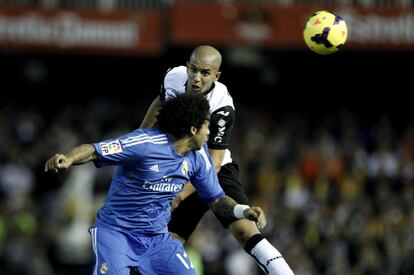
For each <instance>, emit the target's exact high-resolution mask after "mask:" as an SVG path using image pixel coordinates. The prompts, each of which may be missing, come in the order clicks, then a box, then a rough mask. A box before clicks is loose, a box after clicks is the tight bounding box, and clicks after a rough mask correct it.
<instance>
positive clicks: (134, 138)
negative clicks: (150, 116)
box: [119, 128, 168, 148]
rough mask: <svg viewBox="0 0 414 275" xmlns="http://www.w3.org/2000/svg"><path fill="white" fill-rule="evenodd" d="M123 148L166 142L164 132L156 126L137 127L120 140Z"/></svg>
mask: <svg viewBox="0 0 414 275" xmlns="http://www.w3.org/2000/svg"><path fill="white" fill-rule="evenodd" d="M119 141H120V142H121V145H122V147H123V148H128V147H136V146H140V147H142V146H151V145H154V144H165V143H168V138H167V136H166V134H164V133H162V132H161V131H159V130H158V129H156V128H149V129H137V130H135V131H133V132H131V133H129V134H127V135H125V136H123V137H122V138H121V139H120V140H119Z"/></svg>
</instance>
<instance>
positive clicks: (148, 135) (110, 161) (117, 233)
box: [45, 94, 266, 275]
mask: <svg viewBox="0 0 414 275" xmlns="http://www.w3.org/2000/svg"><path fill="white" fill-rule="evenodd" d="M208 125H209V104H208V101H207V100H206V99H205V98H204V97H203V96H201V95H197V94H184V95H180V96H177V97H175V98H174V99H172V100H169V101H168V102H166V103H164V104H163V106H162V107H161V109H160V111H159V113H158V116H157V128H151V129H137V130H135V131H133V132H131V133H129V134H126V135H123V136H121V137H118V138H115V139H110V140H106V141H103V142H99V143H93V144H83V145H80V146H77V147H75V148H73V149H72V150H70V151H69V152H68V153H67V154H56V155H54V156H53V157H52V158H50V159H49V160H48V161H47V162H46V164H45V171H46V172H59V171H61V170H65V169H67V168H69V167H70V166H72V165H79V164H84V163H87V162H90V161H93V162H94V164H95V165H96V166H97V167H102V166H106V165H116V166H117V167H116V170H115V172H114V176H113V179H112V183H111V186H110V189H109V192H108V195H107V197H106V199H105V203H104V205H103V207H102V208H101V209H100V210H99V212H98V214H97V217H96V222H95V224H94V226H93V227H92V228H91V229H90V233H91V235H92V243H93V250H94V253H95V256H96V262H95V267H94V270H93V274H119V275H129V274H130V271H131V270H134V271H137V272H138V273H140V274H145V275H147V274H195V273H196V272H195V270H194V268H193V267H192V265H191V263H190V261H189V259H188V258H187V255H186V253H185V251H184V248H183V246H182V244H181V242H179V241H178V240H176V239H175V238H172V237H171V235H170V233H169V232H168V229H167V225H168V223H169V220H170V216H171V214H170V213H171V203H172V200H173V199H174V197H175V196H176V195H177V194H178V193H179V192H181V191H182V190H183V187H184V185H185V184H186V183H187V182H188V181H191V182H192V183H193V185H194V187H195V188H196V190H197V192H198V194H199V196H200V197H201V198H203V200H204V201H205V202H206V203H207V204H208V205H209V206H210V208H211V209H212V210H213V211H214V212H215V213H216V214H217V215H220V216H224V217H228V218H237V219H243V218H247V219H250V220H252V221H255V222H256V223H257V225H258V226H259V227H263V226H265V224H266V219H265V216H264V213H263V211H262V210H261V209H260V208H259V207H248V206H246V205H240V204H237V203H236V202H235V201H234V200H233V199H231V198H230V197H228V196H226V195H225V194H224V192H223V190H222V188H221V187H220V185H219V184H218V179H217V176H216V172H215V170H214V166H213V165H212V161H211V159H210V157H209V155H208V153H207V149H206V146H205V145H204V143H205V140H206V138H207V136H208V134H209V129H208Z"/></svg>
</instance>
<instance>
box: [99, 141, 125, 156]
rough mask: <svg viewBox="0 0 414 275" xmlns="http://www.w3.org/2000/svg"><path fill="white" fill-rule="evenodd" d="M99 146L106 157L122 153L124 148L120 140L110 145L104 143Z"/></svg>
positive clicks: (109, 143)
mask: <svg viewBox="0 0 414 275" xmlns="http://www.w3.org/2000/svg"><path fill="white" fill-rule="evenodd" d="M99 145H100V146H101V150H102V155H104V156H106V155H111V154H116V153H120V152H122V147H121V143H120V142H119V140H114V141H112V142H108V143H104V142H102V143H99Z"/></svg>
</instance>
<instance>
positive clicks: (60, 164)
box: [45, 154, 68, 173]
mask: <svg viewBox="0 0 414 275" xmlns="http://www.w3.org/2000/svg"><path fill="white" fill-rule="evenodd" d="M67 166H68V165H67V161H66V157H65V155H62V154H56V155H54V156H53V157H51V158H50V159H49V160H48V161H46V163H45V172H53V173H57V172H59V170H61V169H66V168H67Z"/></svg>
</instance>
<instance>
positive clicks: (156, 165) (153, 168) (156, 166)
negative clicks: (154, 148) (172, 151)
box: [149, 164, 160, 172]
mask: <svg viewBox="0 0 414 275" xmlns="http://www.w3.org/2000/svg"><path fill="white" fill-rule="evenodd" d="M149 169H150V170H151V171H154V172H159V171H160V170H159V169H158V164H154V165H152V166H150V168H149Z"/></svg>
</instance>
